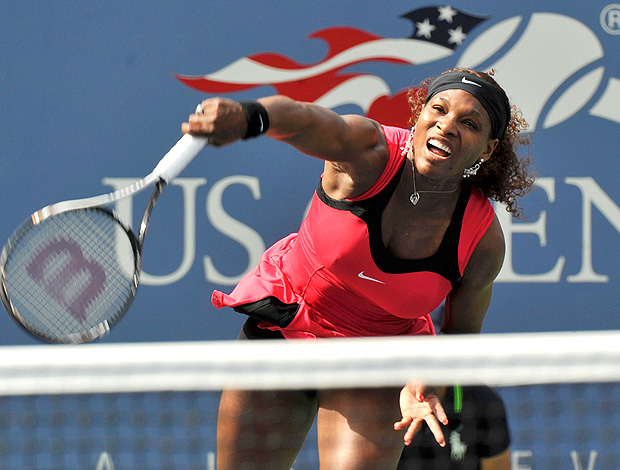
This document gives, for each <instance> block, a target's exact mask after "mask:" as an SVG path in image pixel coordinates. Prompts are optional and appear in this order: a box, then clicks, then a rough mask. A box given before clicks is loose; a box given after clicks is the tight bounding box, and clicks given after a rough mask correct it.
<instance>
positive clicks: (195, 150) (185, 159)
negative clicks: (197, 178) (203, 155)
mask: <svg viewBox="0 0 620 470" xmlns="http://www.w3.org/2000/svg"><path fill="white" fill-rule="evenodd" d="M207 141H208V139H207V137H196V136H192V135H189V134H185V135H184V136H183V137H181V138H180V139H179V141H178V142H177V143H176V144H174V147H172V148H171V149H170V150H169V151H168V153H166V155H164V157H163V158H162V159H161V160H160V161H159V163H158V164H157V166H156V167H155V169H154V170H153V172H152V174H153V175H154V176H157V177H159V178H161V179H162V180H164V181H165V182H166V183H169V182H170V181H172V180H173V179H175V178H176V177H177V176H179V174H180V173H181V172H182V171H183V170H184V169H185V167H186V166H187V165H189V164H190V162H191V161H192V160H193V159H194V158H195V157H196V155H198V154H199V153H200V151H201V150H202V149H203V148H204V146H205V145H207Z"/></svg>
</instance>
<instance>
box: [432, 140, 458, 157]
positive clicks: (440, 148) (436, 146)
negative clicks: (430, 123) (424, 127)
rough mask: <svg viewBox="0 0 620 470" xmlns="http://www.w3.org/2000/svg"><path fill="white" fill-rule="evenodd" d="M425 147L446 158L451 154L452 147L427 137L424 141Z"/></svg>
mask: <svg viewBox="0 0 620 470" xmlns="http://www.w3.org/2000/svg"><path fill="white" fill-rule="evenodd" d="M426 147H427V148H428V149H429V150H430V151H431V152H432V153H434V154H435V155H437V156H439V157H442V158H446V157H449V156H450V155H452V149H451V148H450V147H449V146H448V145H447V144H445V143H443V142H440V141H438V140H437V139H429V140H428V142H426Z"/></svg>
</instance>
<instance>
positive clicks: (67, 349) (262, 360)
mask: <svg viewBox="0 0 620 470" xmlns="http://www.w3.org/2000/svg"><path fill="white" fill-rule="evenodd" d="M409 379H418V380H421V381H424V382H426V383H428V384H447V383H459V384H462V385H469V384H481V383H482V384H487V385H490V386H514V385H525V384H528V385H531V384H550V383H585V382H588V383H593V382H620V332H619V331H594V332H562V333H527V334H525V333H524V334H483V335H459V336H438V337H407V338H402V337H399V338H359V339H334V340H319V341H217V342H188V343H136V344H103V343H100V344H88V345H79V346H47V345H40V346H11V347H3V348H0V395H22V394H23V395H29V394H35V395H36V394H58V393H96V392H104V393H108V392H141V391H165V390H170V391H197V390H221V389H223V388H230V387H234V388H243V389H288V388H294V389H297V388H306V389H307V388H330V387H332V388H335V387H351V386H356V387H360V386H367V387H376V386H386V385H402V384H404V383H405V382H406V381H407V380H409Z"/></svg>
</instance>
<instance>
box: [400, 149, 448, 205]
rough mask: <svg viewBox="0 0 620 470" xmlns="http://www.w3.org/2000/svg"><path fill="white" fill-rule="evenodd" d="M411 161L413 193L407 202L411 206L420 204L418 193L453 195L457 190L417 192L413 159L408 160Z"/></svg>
mask: <svg viewBox="0 0 620 470" xmlns="http://www.w3.org/2000/svg"><path fill="white" fill-rule="evenodd" d="M410 160H411V172H412V174H413V177H412V179H413V192H412V193H411V196H409V200H410V201H411V204H413V205H414V206H415V205H417V204H418V202H420V193H440V194H450V193H454V192H456V191H458V190H459V187H456V188H454V189H450V190H449V191H431V190H426V191H418V190H417V189H416V187H415V164H414V163H413V158H410Z"/></svg>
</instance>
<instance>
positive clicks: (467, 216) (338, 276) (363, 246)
mask: <svg viewBox="0 0 620 470" xmlns="http://www.w3.org/2000/svg"><path fill="white" fill-rule="evenodd" d="M383 130H384V132H385V136H386V138H387V142H388V147H389V152H390V158H389V161H388V164H387V165H386V168H385V170H384V171H383V174H382V175H381V177H380V178H379V180H378V181H377V182H376V183H375V184H374V186H373V187H372V188H370V189H369V190H368V191H366V193H364V194H363V195H361V196H359V197H357V198H355V199H346V200H334V199H332V198H330V197H329V196H328V195H327V194H325V192H324V191H323V188H322V186H321V184H320V183H319V186H318V188H317V190H316V192H315V194H314V197H313V200H312V204H311V207H310V210H309V212H308V216H307V217H306V219H305V220H304V221H303V223H302V225H301V227H300V229H299V233H293V234H291V235H289V236H287V237H285V238H283V239H282V240H280V241H278V242H276V243H275V244H274V245H273V246H271V247H270V248H269V249H268V250H267V251H266V252H265V253H264V254H263V256H262V258H261V260H260V262H259V263H258V265H257V266H256V267H255V268H254V269H253V270H252V271H250V272H249V273H248V274H247V275H245V276H244V277H243V279H242V280H241V281H240V282H239V284H238V285H237V286H236V287H235V289H234V290H233V291H232V292H231V293H230V294H224V293H222V292H219V291H215V292H213V295H212V302H213V305H214V306H215V307H218V308H222V307H233V308H234V309H235V310H236V311H238V312H240V313H244V314H246V315H249V316H250V317H253V318H255V319H258V320H260V323H259V327H261V328H267V329H270V330H276V331H280V332H281V333H282V334H283V336H284V337H285V338H287V339H292V338H328V337H354V336H396V335H433V334H435V331H434V329H433V325H432V322H431V319H430V317H429V313H430V312H432V311H433V310H434V309H435V308H437V307H438V306H439V305H440V304H441V302H442V301H443V300H444V299H445V298H446V296H447V295H448V293H449V292H450V290H451V289H452V288H453V286H454V285H455V284H456V283H457V282H458V281H459V279H460V278H461V276H462V274H463V271H464V269H465V266H466V265H467V262H468V261H469V258H470V257H471V255H472V253H473V251H474V249H475V248H476V246H477V244H478V242H479V241H480V239H481V238H482V236H483V235H484V233H485V232H486V231H487V229H488V228H489V226H490V225H491V222H492V221H493V218H494V212H493V207H492V205H491V203H490V202H489V201H488V199H487V198H486V197H484V196H483V195H482V193H481V192H480V191H479V190H478V189H476V188H474V187H472V186H471V185H469V184H465V185H464V187H463V189H462V190H461V193H460V195H459V200H458V202H457V205H456V208H455V211H454V214H453V216H452V220H451V222H450V225H449V227H448V229H447V231H446V233H445V235H444V237H443V240H442V242H441V245H440V247H439V249H438V250H437V252H436V253H435V254H433V255H432V256H430V257H428V258H424V259H416V260H408V259H402V258H396V257H394V256H393V255H392V254H391V253H390V252H389V251H388V250H387V249H386V248H385V246H384V244H383V240H382V237H381V214H382V213H383V210H384V208H385V206H386V205H387V203H388V201H389V200H390V198H391V196H392V194H393V192H394V190H395V189H396V186H397V185H398V182H399V179H400V176H401V173H402V171H403V169H404V165H405V160H406V159H405V157H404V156H403V155H402V149H403V148H404V146H405V144H406V142H407V138H408V136H409V131H408V130H405V129H400V128H396V127H388V126H383Z"/></svg>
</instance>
